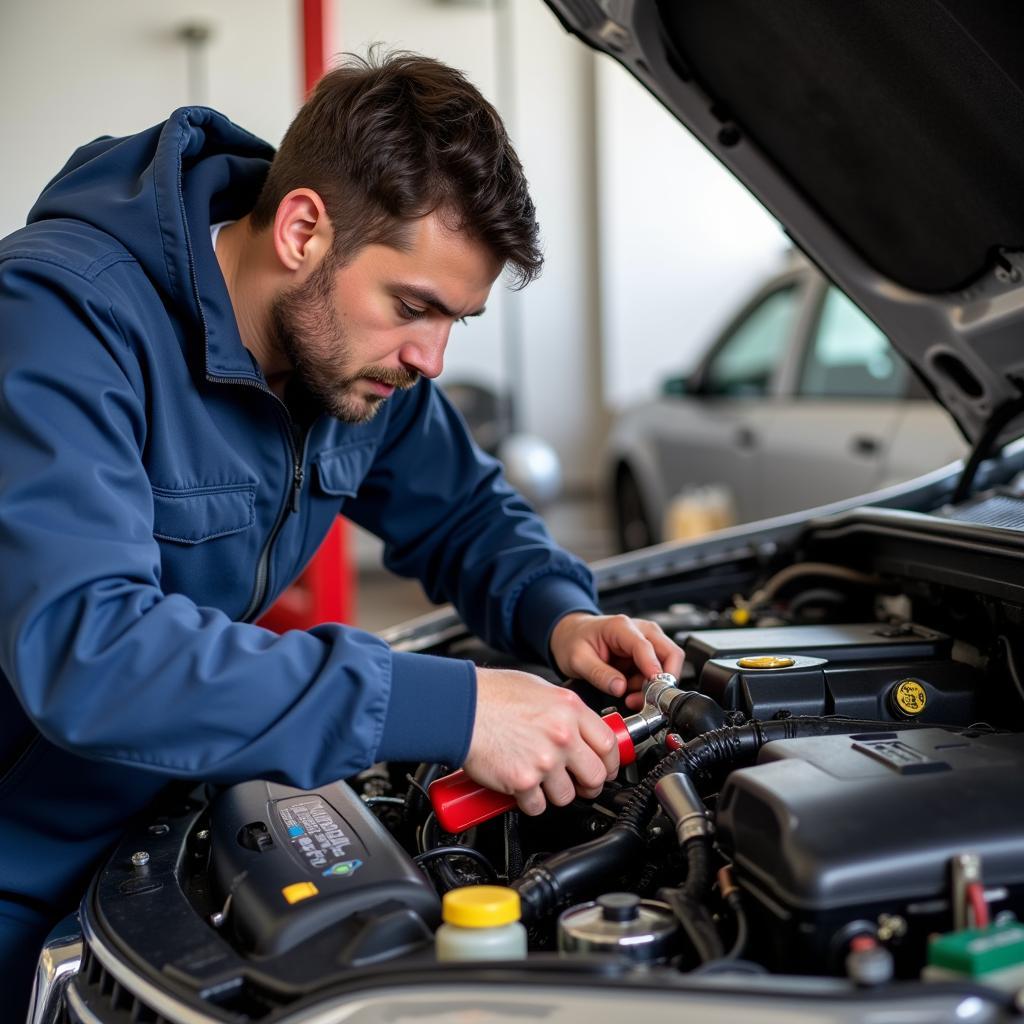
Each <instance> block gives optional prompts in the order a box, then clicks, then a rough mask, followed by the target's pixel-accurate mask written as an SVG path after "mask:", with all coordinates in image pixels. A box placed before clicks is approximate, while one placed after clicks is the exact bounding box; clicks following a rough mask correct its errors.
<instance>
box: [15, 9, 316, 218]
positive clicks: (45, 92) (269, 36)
mask: <svg viewBox="0 0 1024 1024" xmlns="http://www.w3.org/2000/svg"><path fill="white" fill-rule="evenodd" d="M297 10H298V6H297V5H296V4H293V3H290V2H282V0H173V2H172V0H168V2H166V3H162V4H157V3H150V2H139V0H90V2H82V0H26V2H20V0H19V2H12V0H3V2H0V86H2V90H0V95H3V97H4V103H3V105H2V107H0V139H2V140H3V142H2V145H0V154H2V155H0V167H2V180H3V183H4V187H3V189H0V235H5V234H8V233H9V232H10V231H13V230H14V229H15V228H18V227H21V226H22V225H23V224H24V223H25V215H26V214H27V213H28V210H29V207H31V205H32V203H33V202H34V201H35V198H36V196H37V195H38V194H39V193H40V191H42V188H43V186H44V185H45V184H46V182H47V181H49V179H50V178H52V177H53V175H54V174H56V173H57V171H58V170H60V168H61V167H62V166H63V164H64V162H65V161H66V160H67V158H68V157H69V156H70V155H71V152H72V151H73V150H74V149H75V147H77V146H79V145H81V144H82V143H84V142H88V141H90V140H91V139H94V138H96V136H98V135H124V134H128V133H130V132H134V131H139V130H140V129H142V128H146V127H148V126H149V125H152V124H156V123H157V122H158V121H162V120H163V119H164V118H166V117H167V115H168V114H169V113H170V112H171V111H172V110H173V109H174V108H175V107H179V106H182V105H184V104H187V103H192V102H205V103H209V104H210V105H211V106H215V107H217V108H218V109H219V110H221V111H223V112H224V113H225V114H227V115H228V116H229V117H231V118H232V119H233V120H235V121H237V122H238V123H239V124H242V125H244V126H245V127H246V128H249V129H250V130H251V131H253V132H255V133H256V134H257V135H261V136H262V137H263V138H265V139H267V140H268V141H269V142H272V143H274V144H276V143H277V142H279V141H280V139H281V136H282V135H283V134H284V130H285V129H286V128H287V126H288V123H289V122H290V121H291V119H292V117H293V116H294V113H295V111H296V110H297V109H298V104H299V102H300V100H301V94H302V81H301V78H300V69H299V61H298V56H299V50H298V39H299V29H300V26H299V19H298V14H297ZM190 22H202V23H204V24H208V25H209V26H210V27H211V28H212V30H213V31H212V35H211V38H210V41H209V43H208V44H207V49H208V54H209V74H208V88H207V89H206V90H205V91H206V93H207V94H206V95H205V96H190V95H189V90H188V83H189V74H188V55H187V49H186V46H185V44H184V43H183V42H181V41H180V40H179V39H178V38H177V37H176V32H177V30H178V29H179V28H180V27H181V26H182V25H184V24H187V23H190Z"/></svg>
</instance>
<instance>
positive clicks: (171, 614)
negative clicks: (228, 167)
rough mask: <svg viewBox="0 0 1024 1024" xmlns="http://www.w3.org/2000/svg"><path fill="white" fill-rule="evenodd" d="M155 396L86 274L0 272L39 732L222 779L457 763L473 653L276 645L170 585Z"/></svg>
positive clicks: (13, 486) (12, 677)
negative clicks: (156, 470) (159, 511)
mask: <svg viewBox="0 0 1024 1024" xmlns="http://www.w3.org/2000/svg"><path fill="white" fill-rule="evenodd" d="M145 390H146V389H145V381H144V379H143V373H142V370H141V368H140V365H139V362H138V360H137V359H135V357H134V355H133V354H132V352H131V351H130V349H129V347H128V346H127V345H126V344H125V342H124V337H123V335H122V333H121V331H120V330H119V325H118V322H117V318H116V314H115V310H114V309H113V308H112V307H111V304H110V302H109V300H108V299H107V298H106V297H105V295H104V293H103V292H102V291H100V289H98V288H97V287H96V284H95V282H94V281H93V280H91V279H89V278H86V277H83V276H82V275H79V274H77V273H73V272H71V271H69V270H66V269H64V268H62V267H60V266H57V265H54V264H52V263H43V262H41V261H38V260H26V259H15V260H12V261H9V262H7V263H5V264H4V265H3V266H2V267H0V453H2V454H0V564H2V565H3V571H2V573H0V670H2V672H3V674H4V675H5V676H6V678H7V680H8V681H9V683H10V684H11V685H12V687H13V688H14V691H15V693H16V695H17V697H18V699H19V701H20V702H21V704H22V706H23V707H24V709H25V711H26V713H27V714H28V715H29V716H30V717H31V718H32V720H33V721H34V722H35V724H36V725H37V727H38V728H39V729H40V731H41V732H42V733H43V734H44V735H45V736H46V737H47V739H49V740H50V741H51V742H53V743H55V744H57V745H59V746H62V747H64V748H66V749H69V750H72V751H74V752H75V753H78V754H80V755H82V756H86V757H90V758H94V759H100V760H106V761H113V762H118V763H123V764H128V765H132V766H134V767H140V768H146V769H151V770H153V771H156V772H160V773H163V774H166V775H171V776H177V777H184V778H203V779H208V780H211V781H215V782H234V781H238V780H242V779H247V778H254V777H264V778H269V779H276V780H280V781H283V782H286V783H289V784H292V785H297V786H301V787H312V786H317V785H322V784H324V783H326V782H328V781H330V780H333V779H337V778H342V777H344V776H346V775H350V774H352V773H353V772H354V771H357V770H359V769H361V768H363V767H365V766H366V765H368V764H370V763H372V762H373V761H374V760H375V759H378V758H382V757H394V756H398V755H401V756H402V757H403V758H404V759H422V760H431V761H444V762H447V763H450V764H459V763H461V761H462V759H463V758H464V756H465V752H466V749H467V747H468V743H469V739H470V735H471V731H472V724H473V714H474V702H475V671H474V669H473V666H472V665H471V664H470V663H469V662H464V661H454V660H450V659H442V658H431V657H427V656H425V655H414V654H403V653H395V652H392V651H391V649H390V648H389V647H388V646H387V645H386V644H385V643H383V642H382V641H381V640H380V639H379V638H377V637H375V636H373V635H371V634H369V633H366V632H363V631H360V630H357V629H352V628H348V627H343V626H337V625H326V626H321V627H318V628H317V629H314V630H312V631H310V632H305V633H304V632H300V631H291V632H289V633H287V634H284V635H282V636H277V635H276V634H274V633H272V632H269V631H268V630H264V629H261V628H259V627H257V626H254V625H249V624H245V623H236V622H233V621H231V620H230V619H229V618H228V616H226V615H225V614H224V613H223V612H221V611H220V610H218V609H215V608H210V607H201V606H197V605H196V604H195V603H194V602H193V601H191V600H189V599H188V598H187V597H186V596H184V595H182V594H167V593H164V592H163V591H162V590H161V587H160V551H159V547H158V545H157V544H156V542H155V541H154V539H153V535H152V530H153V498H152V490H151V487H150V484H149V480H148V477H147V474H146V471H145V467H144V465H143V461H142V452H143V451H144V449H145V445H146V437H147V429H148V427H147V417H146V408H145V398H144V395H145Z"/></svg>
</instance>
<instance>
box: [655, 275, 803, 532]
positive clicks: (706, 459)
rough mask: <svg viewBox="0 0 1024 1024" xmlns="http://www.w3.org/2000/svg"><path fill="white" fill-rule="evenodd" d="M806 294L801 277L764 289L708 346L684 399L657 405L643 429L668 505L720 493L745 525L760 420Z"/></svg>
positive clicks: (756, 470)
mask: <svg viewBox="0 0 1024 1024" xmlns="http://www.w3.org/2000/svg"><path fill="white" fill-rule="evenodd" d="M804 287H805V280H804V277H803V275H790V276H787V277H786V278H784V279H782V280H777V281H775V282H774V283H773V284H772V285H770V286H769V287H767V288H766V289H764V290H763V291H762V292H761V293H759V295H758V296H757V297H755V299H754V300H753V301H752V302H751V303H749V304H748V305H747V306H746V307H745V309H744V310H743V311H742V312H741V313H740V314H739V316H738V317H737V318H736V319H735V320H734V321H733V322H732V324H731V325H730V326H729V328H727V329H726V331H725V332H724V333H723V334H722V336H721V337H720V338H719V339H718V341H717V342H716V343H715V344H714V346H713V347H712V349H711V351H710V353H709V356H708V357H707V359H706V360H705V361H704V363H703V364H702V366H701V367H700V368H699V370H698V371H697V373H696V374H695V375H694V376H693V377H692V378H691V383H690V385H689V387H688V388H687V393H686V394H685V395H684V396H682V397H679V398H671V397H667V398H664V399H662V401H661V402H659V403H658V407H659V413H660V414H659V415H657V416H655V417H651V418H649V421H648V422H649V426H650V430H651V441H652V446H653V448H654V451H655V458H656V461H657V464H658V469H659V472H660V474H661V479H662V486H663V493H664V494H665V495H666V499H667V500H668V501H669V502H671V500H672V499H673V498H674V497H677V496H679V495H681V494H685V493H687V492H688V491H689V490H691V489H692V488H694V487H697V486H703V485H707V484H714V485H720V486H721V487H723V488H724V489H725V491H726V493H727V495H728V497H729V499H730V500H731V502H732V504H733V505H734V508H735V512H736V518H737V519H738V520H739V521H743V520H745V519H748V518H750V515H751V510H752V507H753V505H752V503H754V502H755V501H756V498H757V495H758V492H759V477H760V467H759V458H760V451H759V447H758V437H759V432H760V419H761V416H762V415H763V411H764V407H765V405H766V404H770V403H772V402H773V401H774V399H775V395H776V391H777V388H778V380H779V373H780V368H781V367H782V365H783V364H784V363H785V360H786V358H787V354H788V350H789V347H790V346H791V345H792V344H793V343H794V338H795V335H796V331H797V326H798V323H799V319H800V311H801V302H802V296H803V292H804Z"/></svg>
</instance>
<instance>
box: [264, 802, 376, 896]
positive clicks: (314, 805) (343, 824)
mask: <svg viewBox="0 0 1024 1024" xmlns="http://www.w3.org/2000/svg"><path fill="white" fill-rule="evenodd" d="M276 806H277V813H278V815H279V817H280V818H281V824H282V825H283V826H284V830H285V832H286V833H287V835H288V841H289V843H290V845H291V848H292V852H293V853H294V854H295V855H296V856H297V857H298V858H299V860H300V861H303V862H304V863H305V864H306V866H307V867H308V868H309V869H310V871H311V872H312V873H315V874H318V875H321V876H323V877H325V878H327V877H332V878H345V877H347V876H349V875H351V874H353V873H354V872H355V871H356V870H357V869H358V868H360V867H362V865H363V858H365V856H366V852H365V850H364V849H363V845H362V843H360V842H359V840H358V839H357V838H356V836H355V834H354V833H353V831H352V829H351V827H350V826H349V824H348V822H347V821H345V819H344V818H343V817H342V816H341V815H340V814H338V812H337V811H336V810H335V809H334V808H333V807H332V806H331V805H330V804H329V803H327V801H326V800H324V799H323V798H322V797H319V796H316V795H315V794H310V795H308V796H298V797H291V798H290V799H287V800H280V801H278V803H277V805H276Z"/></svg>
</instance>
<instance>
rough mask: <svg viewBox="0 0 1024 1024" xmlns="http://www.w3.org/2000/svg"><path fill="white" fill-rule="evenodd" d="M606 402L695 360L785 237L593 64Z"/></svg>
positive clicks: (665, 121) (616, 401)
mask: <svg viewBox="0 0 1024 1024" xmlns="http://www.w3.org/2000/svg"><path fill="white" fill-rule="evenodd" d="M597 108H598V117H597V122H596V123H597V131H598V146H597V159H596V166H597V169H598V197H599V198H598V222H599V224H600V226H601V234H600V262H601V271H600V273H601V318H602V328H603V331H602V334H603V340H602V344H603V365H604V368H605V376H604V382H605V386H604V392H603V395H604V400H605V402H606V403H607V404H608V405H609V406H610V407H612V408H619V407H621V406H623V405H627V404H629V403H631V402H638V401H642V400H644V399H645V398H646V397H648V396H650V395H653V394H655V393H656V391H657V389H658V387H659V385H660V383H661V381H662V379H663V378H664V377H667V376H670V375H678V374H679V373H681V372H684V371H686V370H688V369H689V368H690V366H691V365H692V363H693V361H694V359H695V358H696V356H697V354H698V353H699V352H700V351H701V350H702V348H703V347H704V345H705V344H706V343H707V342H708V340H709V339H710V338H712V337H713V336H714V334H715V332H716V331H717V330H718V329H719V328H720V327H721V326H722V325H723V322H724V321H725V320H726V319H728V318H729V316H730V315H731V314H732V313H733V312H735V309H736V306H737V304H738V303H740V302H741V301H742V300H743V299H744V298H745V297H746V296H747V295H748V294H749V293H750V292H751V291H753V290H754V288H755V287H756V285H757V283H758V282H760V281H761V280H763V277H764V275H766V274H768V273H770V272H771V271H772V270H774V269H776V268H778V267H779V266H781V264H782V262H783V258H784V253H785V252H786V250H787V248H788V242H787V239H786V238H785V236H784V235H783V233H782V231H781V229H780V228H779V227H778V224H777V223H776V222H775V220H774V219H773V218H771V217H770V216H769V215H768V213H767V212H765V210H764V208H763V207H762V206H761V204H760V203H759V202H758V201H757V200H756V199H754V198H753V197H752V196H751V195H750V193H749V192H747V190H746V189H745V188H744V187H743V186H742V185H740V184H739V182H737V181H736V179H735V178H733V177H732V175H730V174H729V173H728V172H727V171H725V170H724V169H723V168H722V166H721V165H720V164H719V163H718V161H717V160H716V159H715V158H714V157H713V156H711V154H710V153H709V152H708V151H707V150H706V149H704V147H703V146H702V145H701V144H700V143H698V142H697V141H696V139H694V138H693V136H692V135H690V133H689V132H688V131H686V129H684V128H683V127H682V126H681V125H680V124H679V122H678V121H676V120H675V118H674V117H672V115H671V114H669V113H668V112H667V111H666V110H665V109H664V107H662V106H661V105H660V104H659V103H656V102H654V101H653V100H652V97H651V96H650V94H649V93H648V92H647V91H646V90H645V89H644V88H643V87H642V86H641V85H640V84H639V83H638V82H637V81H636V80H635V79H634V78H633V77H632V76H631V75H629V74H628V73H627V72H626V71H625V70H624V69H623V68H622V67H621V66H620V65H618V64H616V63H615V62H614V61H612V60H611V59H609V58H605V57H600V58H599V59H598V67H597Z"/></svg>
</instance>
